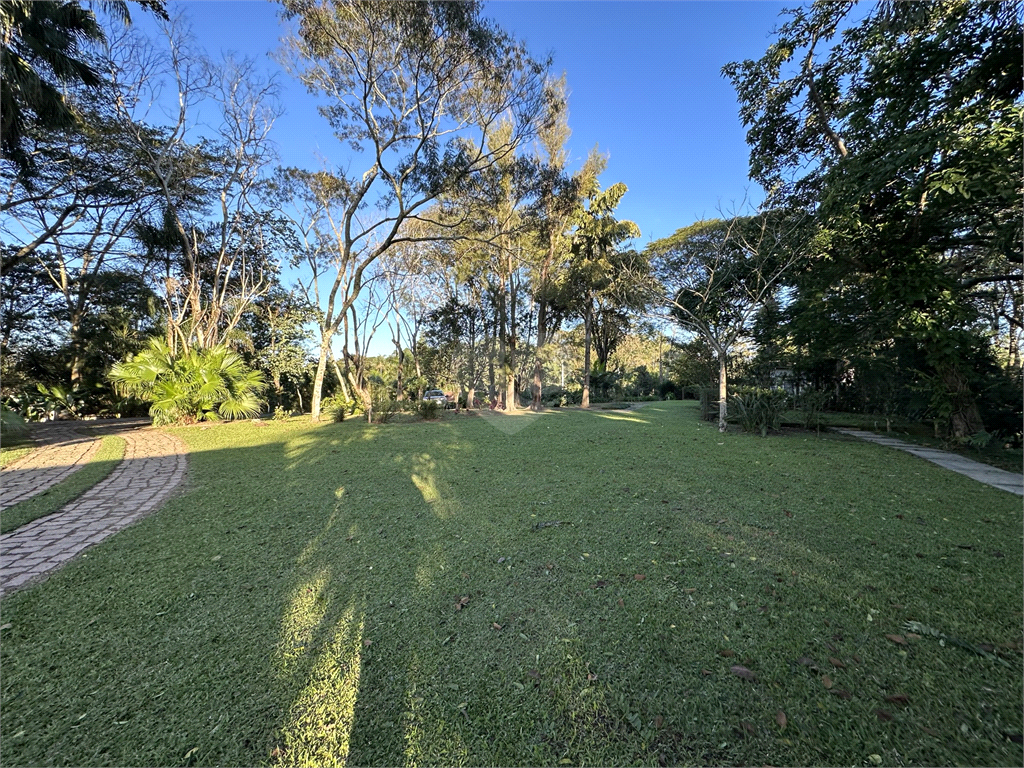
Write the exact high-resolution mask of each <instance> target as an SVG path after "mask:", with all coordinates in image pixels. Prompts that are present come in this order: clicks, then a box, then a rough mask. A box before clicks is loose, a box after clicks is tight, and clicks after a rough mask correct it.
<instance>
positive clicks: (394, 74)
mask: <svg viewBox="0 0 1024 768" xmlns="http://www.w3.org/2000/svg"><path fill="white" fill-rule="evenodd" d="M284 7H285V15H286V16H287V17H288V18H291V19H295V20H297V21H298V35H297V36H296V37H294V38H292V39H291V40H290V41H289V49H290V51H291V53H292V57H291V66H292V69H293V71H294V72H295V73H296V74H297V75H298V76H299V77H300V78H301V79H302V81H303V83H305V84H306V86H307V87H308V88H309V89H310V90H311V91H312V92H314V93H318V94H321V95H323V96H324V97H326V99H327V103H326V104H325V105H324V106H323V107H321V113H322V114H323V115H324V116H325V117H326V118H327V119H328V121H329V122H330V124H331V126H332V127H333V128H334V130H335V133H336V135H337V136H338V138H339V139H340V140H341V141H343V142H345V143H346V144H348V145H349V146H351V147H352V148H353V150H354V151H358V152H361V153H362V156H363V157H365V158H366V160H367V162H366V164H365V166H364V168H363V169H362V170H353V171H351V172H338V173H328V172H323V173H319V174H309V175H307V176H306V182H307V183H306V187H307V189H308V197H310V198H311V199H312V200H313V201H314V202H315V205H314V209H315V210H316V211H317V212H318V213H317V216H318V218H319V220H320V222H322V224H323V228H324V229H323V233H322V234H323V236H322V237H321V238H320V241H321V243H323V244H326V243H327V242H328V241H330V243H331V248H330V249H328V248H326V247H323V248H318V249H317V251H318V253H319V254H320V255H318V256H316V257H315V258H318V259H320V260H321V263H330V264H333V273H334V279H333V281H332V283H331V285H330V287H329V288H326V287H325V294H326V295H325V296H324V297H323V299H324V305H323V306H322V309H323V312H324V315H323V321H322V323H321V339H320V344H319V347H320V353H319V362H318V365H317V374H316V379H315V381H314V391H313V406H312V418H313V420H317V419H318V418H319V409H320V397H321V389H322V383H323V375H324V372H325V370H326V365H327V358H328V356H329V351H330V344H331V339H332V337H333V336H334V334H335V333H336V332H337V330H338V328H339V327H340V325H341V323H342V321H343V320H344V318H345V317H346V316H347V315H348V313H349V310H350V309H351V307H352V305H353V304H354V303H355V301H356V300H357V299H358V297H359V293H360V291H361V289H362V287H363V281H364V274H365V273H366V271H367V270H368V269H369V268H370V265H371V264H372V263H373V262H374V261H375V260H376V259H377V258H378V257H380V255H381V254H382V253H384V252H385V251H387V250H388V249H389V248H391V247H392V246H393V245H395V244H396V243H399V242H402V241H405V240H407V239H408V238H409V235H407V234H403V224H405V223H406V222H407V221H408V220H410V219H415V218H418V217H420V216H422V215H423V213H424V212H425V210H426V209H427V208H428V207H429V206H430V204H431V203H433V202H434V201H435V200H437V199H438V198H439V197H441V196H442V195H445V194H449V193H451V192H453V191H455V190H457V189H459V188H460V186H461V185H463V184H465V183H466V182H467V181H468V180H469V179H471V178H472V177H473V176H474V175H476V174H478V173H480V172H481V171H483V170H485V169H487V168H489V167H491V166H493V165H494V164H495V163H496V162H498V161H499V160H500V159H502V158H504V157H506V156H507V155H508V154H509V153H511V152H514V151H515V149H516V147H518V146H519V145H521V144H522V143H523V142H525V141H527V140H528V139H529V138H531V137H532V135H533V133H534V131H535V124H536V121H537V119H538V117H539V116H540V115H541V114H542V106H543V100H544V89H543V75H544V65H543V64H540V63H537V62H535V61H533V60H532V59H531V58H530V57H529V56H528V55H527V53H526V51H525V50H524V48H523V47H522V46H521V45H520V44H518V43H516V42H515V41H513V40H512V39H510V38H509V37H508V36H507V35H506V34H505V33H504V32H502V31H501V30H499V29H498V28H496V27H495V26H494V25H493V24H491V23H489V22H488V21H486V20H485V19H483V18H482V17H481V15H480V6H479V4H477V3H444V2H390V3H377V2H357V1H355V0H353V1H343V0H332V1H331V2H322V3H314V2H310V1H308V0H285V3H284ZM499 117H503V118H505V120H507V121H509V122H508V125H510V126H511V130H510V131H509V134H508V138H507V140H506V141H504V142H497V141H494V140H492V139H493V138H494V131H495V129H497V128H498V126H499V120H498V118H499Z"/></svg>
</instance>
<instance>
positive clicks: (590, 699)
mask: <svg viewBox="0 0 1024 768" xmlns="http://www.w3.org/2000/svg"><path fill="white" fill-rule="evenodd" d="M609 417H612V418H609ZM501 418H502V417H501V416H495V417H494V419H495V421H493V422H492V421H491V420H490V419H488V418H486V417H484V418H481V417H479V416H469V415H466V414H459V415H457V416H456V415H454V414H446V417H445V418H444V419H443V420H441V421H439V422H428V423H419V424H417V423H403V424H397V425H386V426H367V425H365V424H362V423H350V422H345V423H343V424H337V425H324V426H321V427H312V426H310V425H308V424H306V423H303V422H300V421H298V420H292V421H288V422H284V423H276V422H275V423H272V424H267V425H265V426H261V427H257V426H255V425H250V424H222V425H216V426H212V427H209V428H206V429H204V428H203V427H193V428H187V429H181V430H178V431H177V433H178V434H179V435H180V436H181V437H183V438H184V439H185V440H186V441H187V442H188V443H189V445H190V447H191V449H192V454H191V456H190V460H189V461H190V465H189V478H190V479H189V483H190V487H189V490H188V492H187V493H185V494H183V495H181V496H179V497H178V498H176V499H174V500H172V501H171V502H170V503H169V505H168V506H167V507H166V508H165V509H164V510H162V511H161V512H160V513H158V514H156V515H153V516H151V517H149V518H147V519H146V520H144V521H142V522H141V523H140V524H138V525H136V526H133V527H132V528H130V529H128V530H126V531H124V532H122V533H121V534H119V535H118V536H116V537H113V538H112V539H111V540H109V542H107V543H104V544H103V545H101V546H99V547H97V548H94V549H92V550H90V552H89V557H88V558H85V559H80V560H79V561H78V562H76V563H73V564H72V565H71V566H69V568H67V569H65V570H64V571H62V572H59V573H57V574H56V575H54V576H53V577H52V578H51V579H50V580H49V581H48V582H47V583H45V584H43V585H41V586H39V587H35V588H33V589H30V590H28V591H26V592H25V593H22V594H18V595H15V596H13V597H10V598H6V599H4V601H3V604H2V609H3V615H4V622H7V623H10V625H11V627H10V628H9V629H6V630H2V632H3V634H2V635H0V641H2V642H0V654H2V656H0V661H2V664H3V670H4V675H3V679H2V683H0V684H2V689H0V695H2V704H3V706H2V707H0V747H2V751H3V755H4V764H5V765H7V764H9V765H23V764H32V765H35V764H54V763H72V764H80V765H95V764H113V765H119V764H137V765H139V764H141V765H147V764H153V765H181V764H185V763H189V764H193V765H205V764H236V765H237V764H241V765H267V764H280V765H293V764H316V765H331V764H343V763H348V764H354V765H420V764H434V765H438V764H444V765H570V764H571V765H581V764H595V765H627V764H628V765H633V764H637V765H639V764H644V765H657V764H659V763H665V764H734V765H750V764H756V765H761V764H766V763H769V764H774V765H790V764H800V765H822V764H826V765H849V764H857V765H861V764H870V762H871V760H870V757H869V756H870V755H872V754H876V755H879V757H880V759H881V760H882V761H883V764H899V763H904V764H908V765H909V764H917V765H944V764H957V763H959V764H974V765H1003V764H1015V763H1019V762H1020V757H1021V753H1020V747H1019V745H1017V744H1015V743H1014V742H1013V741H1011V740H1009V739H1008V737H1007V735H1008V736H1014V735H1016V734H1020V732H1021V706H1022V688H1021V680H1022V665H1021V657H1020V655H1019V649H1020V642H1021V624H1022V615H1021V602H1022V584H1021V579H1022V562H1021V558H1020V548H1021V509H1020V503H1019V499H1016V498H1014V497H1012V496H1011V495H1010V494H1005V493H1002V492H1000V491H997V490H995V489H992V488H988V487H986V486H983V485H980V484H977V483H975V482H973V481H971V480H969V479H968V478H965V477H962V476H960V475H956V474H954V473H951V472H947V471H945V470H942V469H941V468H939V467H935V466H934V465H931V464H929V463H927V462H924V461H921V460H919V459H916V458H915V457H912V456H909V455H906V454H902V453H898V452H895V451H890V450H886V449H884V448H882V447H879V446H874V445H870V444H867V443H860V442H857V441H854V440H849V439H846V438H841V437H836V436H822V437H820V438H819V437H816V436H814V435H807V434H801V435H789V436H785V437H771V438H768V439H761V438H759V437H752V436H748V435H742V434H733V433H729V434H726V435H720V434H719V433H718V432H717V430H716V429H715V428H714V427H713V426H711V425H705V424H702V423H701V422H699V421H698V420H697V418H696V412H695V408H694V406H693V404H690V403H664V404H652V405H650V406H647V407H645V408H644V409H643V410H641V411H637V412H635V413H621V414H620V413H607V412H597V411H595V412H592V413H585V412H582V411H578V410H574V411H569V410H558V411H551V412H548V413H545V414H544V415H543V417H539V418H536V419H535V420H533V421H526V420H523V421H524V423H525V424H526V426H525V427H524V428H523V429H521V430H520V431H517V432H514V433H512V434H509V433H506V432H504V431H502V429H501V428H500V427H499V426H498V424H499V423H500V422H498V421H497V420H498V419H501ZM967 547H969V548H967ZM456 606H459V607H456ZM907 620H915V621H920V622H922V623H924V624H927V625H929V626H932V627H935V628H937V629H939V630H941V631H942V632H945V633H947V634H949V635H952V636H955V637H957V638H960V639H963V640H964V641H967V642H970V643H987V644H990V647H991V648H992V650H993V652H994V653H995V654H997V655H998V656H999V657H1000V658H1001V659H1002V660H1003V661H1004V662H1005V663H1006V664H1008V665H1009V666H1003V664H1001V663H999V662H996V661H992V660H991V659H988V658H986V657H984V656H982V655H977V654H973V653H971V652H969V651H967V650H965V649H963V648H960V647H957V646H955V645H951V644H948V643H947V644H946V645H945V646H941V645H940V644H939V642H938V640H937V639H935V638H931V637H922V638H921V639H914V638H908V636H907V635H906V633H905V631H904V630H903V627H902V625H903V622H904V621H907ZM889 634H892V635H894V636H895V635H899V636H900V637H901V638H903V639H904V641H905V642H906V644H905V645H902V644H897V643H895V642H893V641H892V640H890V639H887V637H886V635H889ZM987 647H988V646H987ZM833 659H834V660H836V661H838V662H839V663H840V664H841V665H842V666H839V665H836V664H834V663H833V661H831V660H833ZM807 661H810V664H811V665H808V664H807V663H806V662H807ZM734 666H742V667H744V668H746V669H749V670H750V671H751V672H752V673H753V674H754V675H756V680H754V681H750V680H746V679H743V678H742V677H740V676H738V675H737V674H735V673H734V672H733V671H732V667H734ZM826 676H827V677H828V682H829V683H830V684H831V687H826V685H825V682H824V681H825V677H826ZM899 695H905V696H906V702H905V703H904V702H903V700H902V699H896V700H894V701H886V697H892V696H899ZM780 710H781V711H783V712H784V713H785V714H786V722H787V725H786V727H785V730H783V729H782V728H781V727H780V725H779V723H778V720H777V713H778V712H779V711H780ZM879 711H881V712H882V713H883V714H881V715H880V714H878V712H879ZM82 715H84V717H82ZM79 718H81V719H79ZM186 755H188V757H187V758H186Z"/></svg>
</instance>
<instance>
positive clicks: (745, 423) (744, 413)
mask: <svg viewBox="0 0 1024 768" xmlns="http://www.w3.org/2000/svg"><path fill="white" fill-rule="evenodd" d="M788 404H789V395H788V394H787V393H786V391H785V390H784V389H778V388H773V389H763V388H761V387H736V390H735V392H734V394H733V395H732V397H730V398H729V405H730V406H731V407H732V413H733V415H734V416H735V417H736V419H737V421H739V423H740V426H741V427H743V431H744V432H760V433H761V437H765V436H766V435H767V434H768V430H770V429H771V430H777V429H778V428H779V421H780V420H781V419H782V414H783V413H785V411H786V407H787V406H788Z"/></svg>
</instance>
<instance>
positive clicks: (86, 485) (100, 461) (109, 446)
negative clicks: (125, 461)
mask: <svg viewBox="0 0 1024 768" xmlns="http://www.w3.org/2000/svg"><path fill="white" fill-rule="evenodd" d="M101 439H102V442H101V443H100V447H99V449H98V450H97V451H96V453H94V454H93V456H92V458H91V459H90V460H89V462H88V463H87V464H86V465H85V466H84V467H82V468H81V469H79V470H77V471H76V472H73V473H72V474H71V475H69V476H68V477H66V478H65V479H64V480H62V481H61V482H59V483H57V484H56V485H54V486H52V487H51V488H49V489H47V490H45V491H43V492H42V493H40V494H38V495H36V496H33V497H32V498H31V499H27V500H25V501H23V502H21V503H19V504H15V505H14V506H13V507H10V508H8V509H5V510H4V512H3V514H2V515H0V533H8V532H9V531H13V530H14V529H15V528H20V527H21V526H23V525H25V524H26V523H31V522H32V521H33V520H37V519H38V518H40V517H44V516H46V515H49V514H52V513H53V512H56V511H57V510H59V509H60V508H61V507H63V506H64V505H65V504H67V503H68V502H70V501H73V500H74V499H77V498H78V497H79V496H81V495H82V494H83V493H85V492H86V491H87V490H89V489H90V488H92V487H93V486H94V485H96V483H98V482H100V481H101V480H103V479H104V478H105V477H106V476H107V475H109V474H110V473H111V472H113V471H114V468H115V467H116V466H117V465H118V464H119V463H120V462H121V459H122V458H124V439H123V438H120V437H117V436H115V435H104V436H103V437H102V438H101Z"/></svg>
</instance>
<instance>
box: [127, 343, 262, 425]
mask: <svg viewBox="0 0 1024 768" xmlns="http://www.w3.org/2000/svg"><path fill="white" fill-rule="evenodd" d="M109 378H110V380H111V382H113V384H114V387H115V388H116V389H117V391H118V393H119V394H121V395H123V396H133V397H137V398H139V399H140V400H145V401H148V402H150V403H152V406H151V407H150V409H149V413H150V415H151V416H152V417H153V423H154V424H171V423H179V424H194V423H195V422H198V421H217V420H219V419H221V418H227V419H240V418H252V417H253V416H256V415H257V414H259V412H260V406H261V405H262V404H263V401H262V400H261V399H260V397H259V394H260V393H261V392H262V391H263V390H264V389H265V388H266V383H265V382H264V379H263V374H262V373H260V372H259V371H250V370H249V369H248V368H246V366H245V363H244V362H243V361H242V358H241V357H239V356H238V355H237V354H236V353H234V352H232V351H231V350H230V349H228V347H227V346H226V345H224V344H221V345H220V346H217V347H212V348H210V349H188V350H185V351H184V352H182V353H180V354H175V353H173V352H172V351H171V348H170V347H169V346H168V345H167V342H165V341H164V340H163V339H159V338H156V339H151V340H150V342H149V347H148V348H147V349H144V350H143V351H142V352H140V353H139V354H137V355H135V356H134V357H132V358H129V359H128V360H126V361H124V362H121V363H117V364H116V365H115V366H114V367H113V368H112V369H111V370H110V374H109Z"/></svg>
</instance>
